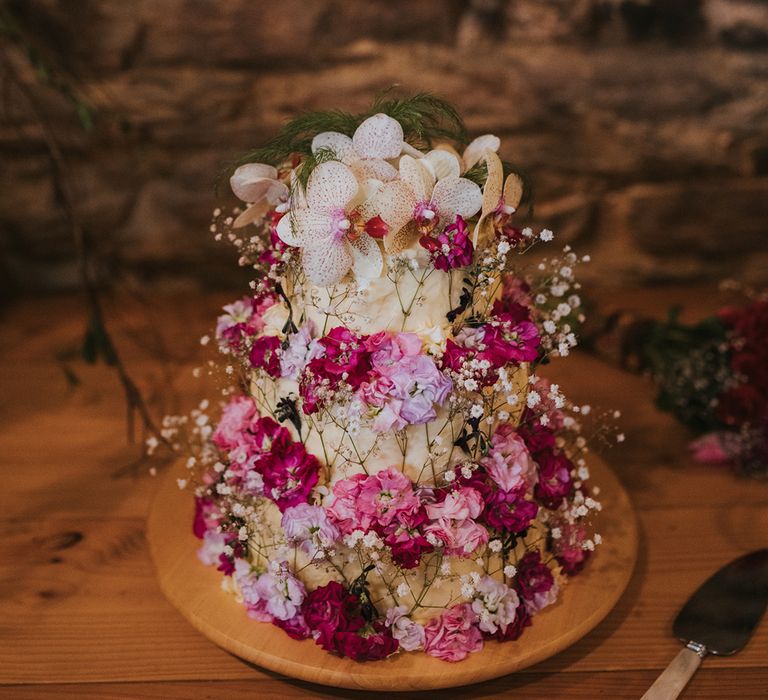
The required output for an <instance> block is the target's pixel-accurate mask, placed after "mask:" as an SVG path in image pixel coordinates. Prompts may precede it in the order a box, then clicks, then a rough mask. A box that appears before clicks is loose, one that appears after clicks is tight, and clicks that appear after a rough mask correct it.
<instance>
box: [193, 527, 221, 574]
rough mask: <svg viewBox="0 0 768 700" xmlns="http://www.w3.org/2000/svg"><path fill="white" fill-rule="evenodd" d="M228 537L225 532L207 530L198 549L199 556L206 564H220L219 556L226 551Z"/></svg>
mask: <svg viewBox="0 0 768 700" xmlns="http://www.w3.org/2000/svg"><path fill="white" fill-rule="evenodd" d="M226 545H227V539H226V536H225V535H224V533H223V532H218V531H217V530H206V531H205V534H204V535H203V544H202V546H201V547H200V549H198V550H197V558H198V559H199V560H200V561H201V562H203V564H205V565H206V566H213V565H214V564H216V565H218V564H219V557H220V556H221V555H222V554H223V553H224V547H226Z"/></svg>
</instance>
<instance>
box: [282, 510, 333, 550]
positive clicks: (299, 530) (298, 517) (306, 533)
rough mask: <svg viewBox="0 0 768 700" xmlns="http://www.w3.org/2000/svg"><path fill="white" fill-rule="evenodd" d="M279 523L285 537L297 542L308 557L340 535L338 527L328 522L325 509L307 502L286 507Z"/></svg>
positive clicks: (329, 545) (327, 545) (330, 545)
mask: <svg viewBox="0 0 768 700" xmlns="http://www.w3.org/2000/svg"><path fill="white" fill-rule="evenodd" d="M281 525H282V527H283V532H284V533H285V537H286V539H287V540H288V541H289V542H292V543H294V544H298V545H299V548H300V549H301V550H302V551H303V552H304V553H305V554H306V555H307V556H309V557H314V556H315V555H316V554H317V553H318V552H319V551H321V550H323V549H328V548H329V547H332V546H333V545H334V543H335V542H336V541H337V540H338V539H339V536H340V533H339V530H338V528H337V527H336V526H335V525H334V524H333V523H331V522H329V520H328V516H327V514H326V512H325V510H324V509H323V508H320V507H319V506H312V505H309V503H299V505H296V506H292V507H290V508H286V509H285V512H284V513H283V518H282V521H281Z"/></svg>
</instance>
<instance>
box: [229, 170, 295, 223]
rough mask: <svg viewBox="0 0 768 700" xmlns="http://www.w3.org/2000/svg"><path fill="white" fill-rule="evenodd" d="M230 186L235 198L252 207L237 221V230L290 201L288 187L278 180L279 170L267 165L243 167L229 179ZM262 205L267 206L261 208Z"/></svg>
mask: <svg viewBox="0 0 768 700" xmlns="http://www.w3.org/2000/svg"><path fill="white" fill-rule="evenodd" d="M229 184H230V187H232V191H233V192H234V193H235V196H236V197H237V198H238V199H240V200H242V201H243V202H246V203H247V204H249V205H250V206H249V207H248V209H246V210H245V211H244V212H243V213H242V214H241V215H240V216H239V217H238V218H237V219H236V220H235V223H234V227H235V228H239V227H241V226H246V225H247V224H250V223H251V222H252V221H255V220H256V219H257V218H258V217H259V216H261V215H262V214H263V213H264V212H265V211H266V209H267V208H268V207H270V206H273V207H274V206H278V205H280V204H283V203H285V202H286V200H287V199H288V186H287V185H286V184H285V183H284V182H282V181H281V180H280V179H279V178H278V173H277V169H276V168H274V167H273V166H271V165H267V164H265V163H246V164H245V165H241V166H240V167H239V168H238V169H237V170H235V172H234V173H233V174H232V177H230V178H229ZM261 204H264V205H265V206H259V205H261Z"/></svg>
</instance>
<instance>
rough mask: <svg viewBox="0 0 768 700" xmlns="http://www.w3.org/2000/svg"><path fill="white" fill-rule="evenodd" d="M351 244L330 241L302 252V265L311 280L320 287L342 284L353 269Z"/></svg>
mask: <svg viewBox="0 0 768 700" xmlns="http://www.w3.org/2000/svg"><path fill="white" fill-rule="evenodd" d="M352 260H353V258H352V252H351V250H350V245H349V243H348V242H347V241H346V240H344V239H342V240H338V241H336V240H329V241H327V243H326V244H325V245H318V246H310V247H307V248H304V249H303V250H302V251H301V263H302V267H303V268H304V272H305V273H306V275H307V277H308V278H309V280H310V281H311V282H312V283H313V284H315V285H317V286H318V287H330V286H332V285H334V284H336V283H337V282H341V280H342V279H344V276H345V275H346V274H347V273H348V272H349V268H350V267H352Z"/></svg>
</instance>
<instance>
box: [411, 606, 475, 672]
mask: <svg viewBox="0 0 768 700" xmlns="http://www.w3.org/2000/svg"><path fill="white" fill-rule="evenodd" d="M477 622H478V619H477V615H476V614H475V612H474V611H473V610H472V607H471V606H470V605H469V604H467V603H464V604H462V605H455V606H454V607H452V608H449V609H448V610H446V611H444V612H443V613H442V615H440V616H439V617H435V618H432V619H431V620H430V621H429V622H428V623H427V625H426V627H424V651H425V652H426V653H427V654H429V655H430V656H436V657H437V658H438V659H443V661H461V660H462V659H464V658H466V657H467V656H468V655H469V654H472V653H474V652H476V651H480V650H481V649H482V648H483V635H482V634H481V632H480V630H479V629H478V628H477Z"/></svg>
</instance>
